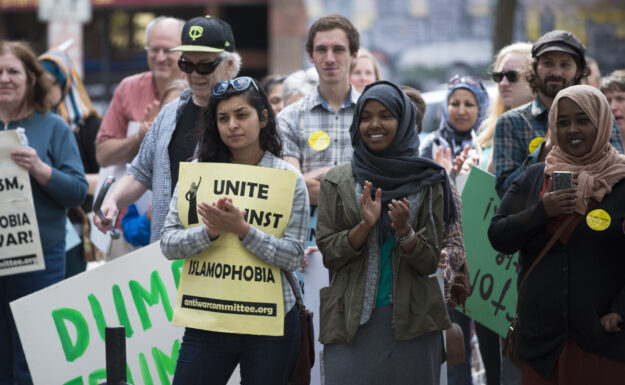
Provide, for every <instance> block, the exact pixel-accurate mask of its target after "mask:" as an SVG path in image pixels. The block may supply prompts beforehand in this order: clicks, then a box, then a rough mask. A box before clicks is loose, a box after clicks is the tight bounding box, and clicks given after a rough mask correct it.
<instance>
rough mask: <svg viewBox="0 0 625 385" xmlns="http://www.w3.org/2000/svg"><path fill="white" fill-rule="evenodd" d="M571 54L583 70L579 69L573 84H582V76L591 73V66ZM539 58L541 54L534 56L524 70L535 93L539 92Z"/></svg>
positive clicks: (578, 66) (526, 78) (523, 72)
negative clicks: (537, 72) (537, 79)
mask: <svg viewBox="0 0 625 385" xmlns="http://www.w3.org/2000/svg"><path fill="white" fill-rule="evenodd" d="M541 56H542V55H541ZM571 56H572V57H573V59H575V65H576V66H577V68H578V69H579V68H581V71H579V73H578V75H577V76H575V79H574V80H573V84H574V85H577V84H580V82H581V80H582V78H585V77H587V76H588V75H590V68H588V65H587V64H583V63H582V61H581V60H580V59H579V58H578V57H577V56H573V55H571ZM539 58H540V56H539V57H534V58H532V60H530V61H529V62H528V63H527V64H526V65H525V68H524V69H523V71H522V75H523V76H524V77H525V80H526V81H527V83H528V84H529V85H530V88H531V89H532V91H534V93H535V94H537V93H538V85H537V84H536V76H537V75H536V67H537V66H538V59H539ZM582 65H583V67H582Z"/></svg>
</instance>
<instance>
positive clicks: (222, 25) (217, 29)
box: [172, 15, 234, 52]
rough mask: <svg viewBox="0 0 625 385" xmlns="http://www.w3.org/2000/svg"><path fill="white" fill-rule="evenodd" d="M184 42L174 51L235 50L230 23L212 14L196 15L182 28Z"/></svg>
mask: <svg viewBox="0 0 625 385" xmlns="http://www.w3.org/2000/svg"><path fill="white" fill-rule="evenodd" d="M181 41H182V44H181V45H180V46H178V47H176V48H173V49H172V51H182V52H223V51H228V52H234V36H233V35H232V29H231V28H230V25H229V24H228V23H226V22H225V21H223V20H219V19H216V18H214V17H211V16H208V15H207V16H200V17H194V18H193V19H191V20H189V21H188V22H187V23H186V24H185V25H184V27H183V28H182V37H181Z"/></svg>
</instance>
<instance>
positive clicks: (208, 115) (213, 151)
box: [198, 84, 282, 162]
mask: <svg viewBox="0 0 625 385" xmlns="http://www.w3.org/2000/svg"><path fill="white" fill-rule="evenodd" d="M233 96H242V97H243V98H244V99H245V101H246V102H247V103H249V105H250V106H252V107H253V108H254V109H255V110H256V112H257V113H258V119H259V120H260V121H261V122H266V123H267V124H266V125H265V127H262V128H261V129H260V134H259V137H258V140H259V143H260V148H261V149H262V150H263V151H269V152H270V153H272V154H273V155H275V156H277V157H281V156H282V138H281V137H280V134H279V133H278V127H277V124H276V116H275V114H274V113H273V110H272V108H271V106H270V104H269V100H267V96H266V95H265V93H264V92H263V91H262V90H260V89H259V88H257V87H254V84H251V85H250V86H249V87H248V88H247V89H246V90H244V91H237V90H235V89H234V88H232V87H229V88H228V89H227V90H226V92H225V93H224V94H223V95H220V96H212V95H211V98H210V101H209V102H208V107H207V108H206V112H205V113H204V121H203V123H202V124H201V125H200V131H199V132H198V139H199V142H200V152H199V157H198V158H199V160H200V161H201V162H229V161H230V158H231V154H230V149H229V148H228V146H226V144H225V143H224V142H223V140H221V136H220V135H219V130H218V128H217V106H218V105H219V103H221V102H222V101H224V100H227V99H230V98H231V97H233Z"/></svg>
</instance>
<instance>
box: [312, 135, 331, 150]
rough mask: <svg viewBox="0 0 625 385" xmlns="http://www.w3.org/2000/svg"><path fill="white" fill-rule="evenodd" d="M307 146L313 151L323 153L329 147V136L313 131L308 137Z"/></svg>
mask: <svg viewBox="0 0 625 385" xmlns="http://www.w3.org/2000/svg"><path fill="white" fill-rule="evenodd" d="M308 144H309V145H310V148H312V149H313V150H315V151H323V150H325V149H326V148H328V146H329V145H330V135H328V134H327V133H326V132H325V131H315V132H313V133H312V134H310V136H309V137H308Z"/></svg>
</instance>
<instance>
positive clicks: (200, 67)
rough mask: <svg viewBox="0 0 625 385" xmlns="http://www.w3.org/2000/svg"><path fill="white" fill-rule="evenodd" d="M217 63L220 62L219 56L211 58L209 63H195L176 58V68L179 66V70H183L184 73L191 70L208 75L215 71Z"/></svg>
mask: <svg viewBox="0 0 625 385" xmlns="http://www.w3.org/2000/svg"><path fill="white" fill-rule="evenodd" d="M219 63H221V58H218V59H217V60H213V61H212V62H209V63H206V62H202V63H197V64H195V63H191V62H190V61H186V60H183V59H182V58H180V59H178V68H180V71H182V72H184V73H185V74H191V73H192V72H193V71H195V72H197V73H198V74H200V75H209V74H212V73H213V72H215V69H217V66H219Z"/></svg>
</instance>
